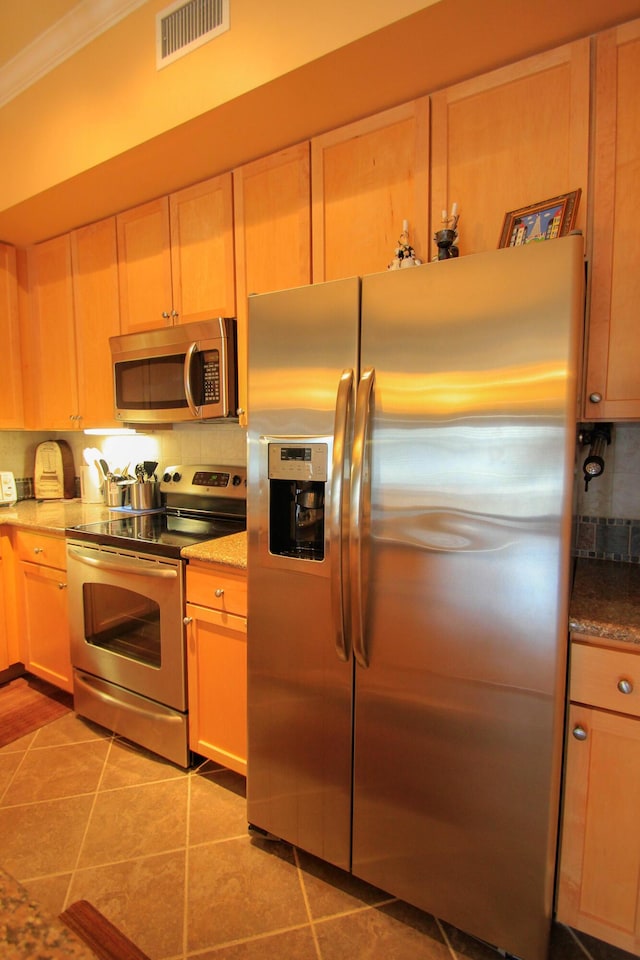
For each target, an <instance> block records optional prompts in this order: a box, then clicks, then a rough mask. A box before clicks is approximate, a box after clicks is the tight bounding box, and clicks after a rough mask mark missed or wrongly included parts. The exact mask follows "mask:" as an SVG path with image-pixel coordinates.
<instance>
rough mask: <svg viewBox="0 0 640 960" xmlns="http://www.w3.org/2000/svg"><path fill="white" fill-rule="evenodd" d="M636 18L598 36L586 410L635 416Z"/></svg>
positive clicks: (639, 350) (639, 36)
mask: <svg viewBox="0 0 640 960" xmlns="http://www.w3.org/2000/svg"><path fill="white" fill-rule="evenodd" d="M639 88H640V20H635V21H633V22H632V23H627V24H624V25H623V26H620V27H616V28H615V29H613V30H608V31H606V32H605V33H602V34H600V35H599V36H598V38H597V45H596V72H595V124H594V142H595V145H596V149H595V152H594V167H593V254H592V262H591V278H590V310H589V320H588V330H587V345H586V375H585V390H584V396H585V399H584V418H585V419H586V420H624V419H634V420H637V419H640V372H639V371H640V338H639V337H638V331H637V313H638V302H640V271H639V270H638V220H639V218H640V102H639V100H638V89H639Z"/></svg>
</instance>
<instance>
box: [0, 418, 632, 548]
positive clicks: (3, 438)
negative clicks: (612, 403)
mask: <svg viewBox="0 0 640 960" xmlns="http://www.w3.org/2000/svg"><path fill="white" fill-rule="evenodd" d="M60 438H62V439H65V440H66V441H67V443H68V444H69V445H70V446H71V449H72V452H73V459H74V464H75V469H76V475H77V474H78V472H79V467H80V466H81V465H82V464H83V463H84V457H83V450H84V448H85V447H98V449H99V450H100V451H101V452H102V454H103V456H104V458H105V460H106V461H107V462H108V463H109V464H110V466H112V467H114V468H115V467H124V466H126V465H127V463H130V464H131V469H133V466H135V464H136V463H138V462H140V461H141V460H157V461H158V463H159V464H160V469H162V468H163V467H165V466H170V465H171V464H177V463H219V464H228V465H229V466H233V465H236V464H237V465H243V464H245V463H246V432H245V430H244V429H243V428H242V427H240V426H238V424H237V423H215V424H200V423H197V424H184V425H176V426H175V427H174V428H173V430H155V431H151V432H148V433H140V434H136V435H134V436H131V437H93V436H85V435H84V434H82V433H61V434H51V433H31V432H27V431H0V470H11V471H12V472H13V474H14V475H15V477H16V484H17V488H18V496H19V498H20V499H28V498H29V497H32V496H33V465H34V460H35V449H36V446H37V445H38V443H41V442H42V441H43V440H52V439H54V440H55V439H60ZM588 452H589V448H588V447H585V448H582V449H580V450H579V451H578V454H577V457H576V498H575V510H574V514H575V524H574V529H575V540H574V552H575V553H576V554H577V555H578V556H583V557H597V558H602V559H608V560H623V561H627V562H633V563H638V562H640V423H617V424H614V425H613V430H612V439H611V444H610V445H609V446H608V447H607V450H606V454H605V469H604V472H603V473H602V475H601V476H600V477H597V478H596V479H595V480H592V481H591V482H590V484H589V489H588V491H585V489H584V481H583V479H582V462H583V460H584V458H585V457H586V456H587V454H588Z"/></svg>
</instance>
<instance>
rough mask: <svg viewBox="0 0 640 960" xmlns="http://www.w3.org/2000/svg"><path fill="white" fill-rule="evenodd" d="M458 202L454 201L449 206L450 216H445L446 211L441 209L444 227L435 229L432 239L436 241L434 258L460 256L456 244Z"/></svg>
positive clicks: (441, 258)
mask: <svg viewBox="0 0 640 960" xmlns="http://www.w3.org/2000/svg"><path fill="white" fill-rule="evenodd" d="M458 219H459V214H458V204H457V203H454V205H453V206H452V208H451V216H450V217H448V216H447V211H446V210H443V211H442V222H443V224H444V227H442V229H441V230H437V231H436V232H435V233H434V235H433V239H434V240H435V242H436V246H437V247H438V255H437V257H434V258H433V259H434V260H451V259H453V258H455V257H458V256H460V251H459V249H458V247H457V245H456V242H455V241H456V240H457V239H458Z"/></svg>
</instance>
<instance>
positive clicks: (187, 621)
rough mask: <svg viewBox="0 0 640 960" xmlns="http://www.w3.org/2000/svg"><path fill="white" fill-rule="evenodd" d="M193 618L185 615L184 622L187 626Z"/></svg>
mask: <svg viewBox="0 0 640 960" xmlns="http://www.w3.org/2000/svg"><path fill="white" fill-rule="evenodd" d="M192 620H193V617H184V619H183V621H182V622H183V623H184V625H185V627H188V626H189V624H190V623H191V621H192Z"/></svg>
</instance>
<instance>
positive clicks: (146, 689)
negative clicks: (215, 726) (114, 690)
mask: <svg viewBox="0 0 640 960" xmlns="http://www.w3.org/2000/svg"><path fill="white" fill-rule="evenodd" d="M67 581H68V584H69V612H70V632H71V662H72V664H73V666H74V667H75V668H76V669H80V670H82V671H84V672H86V673H88V674H91V675H92V676H94V677H99V678H101V679H103V680H107V681H110V682H111V683H115V684H117V685H118V686H119V687H124V688H125V689H127V690H130V691H132V692H133V693H135V694H140V695H142V696H144V697H147V698H149V699H151V700H155V701H156V702H158V703H161V704H164V705H166V706H169V707H173V708H174V709H175V710H178V711H181V712H184V711H186V709H187V691H186V666H185V639H184V624H183V601H184V589H183V563H182V561H180V560H172V559H167V558H164V557H149V556H143V555H141V554H139V553H136V552H134V551H126V550H120V549H116V548H114V547H108V546H102V545H99V544H92V543H81V542H76V541H71V540H69V541H67Z"/></svg>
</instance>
